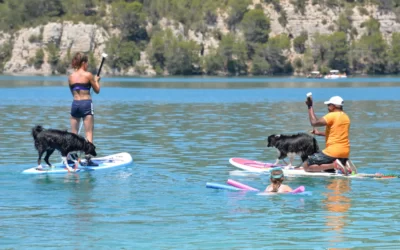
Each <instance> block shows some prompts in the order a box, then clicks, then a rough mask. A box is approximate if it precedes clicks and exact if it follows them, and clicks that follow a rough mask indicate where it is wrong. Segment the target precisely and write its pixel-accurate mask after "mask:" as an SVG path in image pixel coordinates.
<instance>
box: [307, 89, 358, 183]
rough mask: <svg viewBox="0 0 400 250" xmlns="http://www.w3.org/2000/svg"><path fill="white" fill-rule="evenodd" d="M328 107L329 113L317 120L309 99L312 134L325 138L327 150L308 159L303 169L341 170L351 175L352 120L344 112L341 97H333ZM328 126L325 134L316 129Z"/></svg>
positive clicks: (327, 102) (315, 170)
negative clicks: (350, 133) (349, 163)
mask: <svg viewBox="0 0 400 250" xmlns="http://www.w3.org/2000/svg"><path fill="white" fill-rule="evenodd" d="M324 103H325V104H327V105H328V111H329V113H328V114H326V115H325V116H324V117H322V118H319V119H318V118H317V117H316V116H315V113H314V109H313V103H312V99H311V98H307V101H306V104H307V107H308V116H309V118H310V123H311V126H313V131H312V133H313V134H315V135H320V136H325V143H326V148H325V149H324V150H322V152H317V153H315V154H313V155H311V156H309V157H308V160H307V161H305V162H304V164H303V168H304V170H305V171H306V172H321V171H327V170H328V171H329V170H331V171H332V170H340V171H341V172H342V173H343V174H345V175H348V174H350V173H351V168H350V167H349V166H348V165H347V164H346V162H347V161H348V158H349V155H350V141H349V130H350V118H349V117H348V116H347V114H346V113H345V112H344V111H343V99H342V98H341V97H340V96H333V97H331V99H329V101H326V102H324ZM322 126H326V128H325V132H320V131H318V130H317V129H316V128H315V127H322Z"/></svg>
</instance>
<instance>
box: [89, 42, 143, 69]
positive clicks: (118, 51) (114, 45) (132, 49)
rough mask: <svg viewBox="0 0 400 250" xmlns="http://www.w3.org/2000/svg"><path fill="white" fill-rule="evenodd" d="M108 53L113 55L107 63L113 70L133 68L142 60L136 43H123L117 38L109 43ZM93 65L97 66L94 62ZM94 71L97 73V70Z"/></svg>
mask: <svg viewBox="0 0 400 250" xmlns="http://www.w3.org/2000/svg"><path fill="white" fill-rule="evenodd" d="M106 52H107V54H109V55H111V56H110V57H109V58H107V60H106V62H107V64H108V65H109V66H110V67H111V68H112V69H117V70H124V69H127V68H129V67H133V66H134V65H135V63H136V61H137V60H139V59H140V50H139V49H138V47H137V46H136V44H135V43H134V42H132V41H121V38H119V37H115V36H113V37H111V38H110V39H109V40H108V41H107V43H106ZM91 65H96V64H95V62H94V63H91ZM95 67H96V66H95ZM93 70H94V71H96V68H94V69H93Z"/></svg>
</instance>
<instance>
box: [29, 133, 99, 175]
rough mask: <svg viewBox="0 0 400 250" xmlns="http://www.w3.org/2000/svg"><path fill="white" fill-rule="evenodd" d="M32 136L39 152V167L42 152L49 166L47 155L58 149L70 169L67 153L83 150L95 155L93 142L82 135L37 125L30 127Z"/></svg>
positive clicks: (87, 153)
mask: <svg viewBox="0 0 400 250" xmlns="http://www.w3.org/2000/svg"><path fill="white" fill-rule="evenodd" d="M32 136H33V139H34V141H35V148H36V149H37V151H38V153H39V157H38V168H41V164H40V162H41V159H42V156H43V154H44V152H46V155H45V157H44V161H45V162H46V163H47V164H48V165H49V166H51V164H50V162H49V157H50V156H51V154H52V153H53V152H54V150H58V151H60V153H61V156H62V159H63V162H64V164H65V166H66V167H67V169H68V170H70V167H69V166H68V163H67V155H68V153H70V152H74V151H83V152H85V154H86V155H92V156H96V155H97V153H96V147H95V146H94V145H93V143H91V142H89V141H87V140H86V139H85V138H83V137H82V136H79V135H76V134H73V133H70V132H67V131H62V130H57V129H44V128H43V127H42V126H40V125H37V126H35V127H34V128H32Z"/></svg>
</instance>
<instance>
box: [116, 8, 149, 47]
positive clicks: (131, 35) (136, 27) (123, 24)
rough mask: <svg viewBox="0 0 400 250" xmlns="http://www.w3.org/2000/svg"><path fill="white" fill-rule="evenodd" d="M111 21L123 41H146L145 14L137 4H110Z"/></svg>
mask: <svg viewBox="0 0 400 250" xmlns="http://www.w3.org/2000/svg"><path fill="white" fill-rule="evenodd" d="M111 6H112V21H113V24H114V26H115V27H117V28H119V29H120V30H121V35H122V39H123V40H133V41H139V40H147V39H148V36H147V32H146V29H145V28H144V27H143V25H144V24H145V13H144V12H143V5H142V4H141V3H139V2H125V1H122V0H120V1H117V2H113V3H112V5H111Z"/></svg>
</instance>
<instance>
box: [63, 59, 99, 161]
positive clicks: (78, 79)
mask: <svg viewBox="0 0 400 250" xmlns="http://www.w3.org/2000/svg"><path fill="white" fill-rule="evenodd" d="M72 68H73V69H74V72H73V73H72V74H71V75H70V76H69V77H68V83H69V89H70V91H71V94H72V96H73V97H74V99H73V101H72V105H71V118H70V123H71V132H72V133H74V134H78V129H79V121H80V119H81V118H82V119H83V124H84V126H85V134H86V139H87V140H88V141H90V142H91V143H93V130H94V112H93V103H92V97H91V95H90V89H91V88H93V90H94V92H95V93H96V94H98V93H99V92H100V84H99V81H100V77H99V76H97V75H95V76H93V74H92V73H90V72H88V71H87V69H88V57H87V56H86V55H85V54H83V53H81V52H78V53H76V54H75V56H74V57H73V58H72ZM85 158H86V159H87V165H88V166H95V165H97V164H95V163H93V162H92V161H91V160H90V156H89V155H86V156H85Z"/></svg>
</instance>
